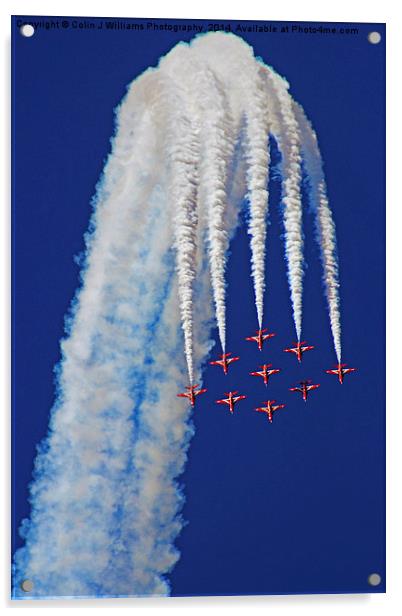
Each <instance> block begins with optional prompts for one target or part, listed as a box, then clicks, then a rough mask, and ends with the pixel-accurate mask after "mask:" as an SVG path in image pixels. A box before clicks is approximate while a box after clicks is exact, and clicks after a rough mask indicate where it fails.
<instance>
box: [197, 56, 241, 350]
mask: <svg viewBox="0 0 402 616" xmlns="http://www.w3.org/2000/svg"><path fill="white" fill-rule="evenodd" d="M198 89H199V94H198V96H199V104H200V106H201V112H202V114H203V117H204V121H203V131H202V145H203V149H202V157H201V159H202V165H201V170H200V176H201V186H202V187H203V190H202V192H201V195H200V207H201V208H203V209H204V212H205V215H206V217H207V221H208V222H207V229H208V236H207V241H208V247H209V261H210V268H211V284H212V291H213V297H214V302H215V312H216V321H217V325H218V332H219V338H220V343H221V347H222V353H225V350H226V281H225V269H226V253H227V249H228V244H229V235H228V229H227V222H226V210H227V181H228V173H229V169H228V166H229V162H230V161H231V160H232V158H233V150H234V142H233V135H234V129H233V121H232V118H231V116H230V112H229V107H228V102H227V97H226V95H225V93H224V91H223V89H222V87H221V86H220V84H219V82H218V81H217V79H216V77H215V75H214V73H213V71H212V70H211V69H210V68H206V69H204V72H203V73H202V74H201V75H199V79H198Z"/></svg>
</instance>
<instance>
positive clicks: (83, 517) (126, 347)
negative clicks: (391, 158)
mask: <svg viewBox="0 0 402 616" xmlns="http://www.w3.org/2000/svg"><path fill="white" fill-rule="evenodd" d="M271 82H273V83H274V84H275V88H273V87H272V83H271ZM245 84H246V85H245ZM295 114H296V115H297V118H298V121H299V123H300V124H301V126H302V134H301V137H302V139H303V140H304V141H305V142H306V143H302V146H303V147H304V149H305V150H306V152H307V153H306V159H307V163H308V164H309V165H310V173H311V176H312V179H311V182H312V186H313V188H314V187H315V188H314V190H313V191H312V194H313V193H314V195H315V196H316V201H315V202H316V203H317V204H318V206H317V225H318V229H319V233H320V238H322V237H324V236H325V238H326V237H327V233H328V229H329V228H330V225H329V222H328V220H329V219H328V211H327V210H328V203H327V202H326V201H325V198H324V196H323V195H325V193H323V192H322V191H323V187H324V188H325V184H322V183H321V175H320V173H321V174H322V168H321V167H320V165H318V166H317V161H319V162H320V159H319V158H317V152H316V151H315V150H314V148H313V147H312V146H311V144H310V142H309V139H310V140H311V138H312V137H311V135H312V132H311V128H309V125H307V127H306V126H305V125H304V124H303V122H302V121H301V120H300V118H299V115H300V114H299V112H298V110H297V108H296V109H295V108H294V107H292V103H291V98H290V96H289V94H288V92H287V87H286V85H285V82H284V81H283V80H281V78H279V77H278V76H276V75H275V74H274V73H273V72H272V70H271V69H269V68H268V67H265V66H264V65H263V64H262V63H261V62H260V61H257V60H256V59H255V58H254V55H253V52H252V49H251V48H250V47H249V46H248V45H247V44H246V43H244V41H242V40H241V39H239V38H238V37H236V36H234V35H226V34H222V33H219V34H208V35H206V36H203V37H198V38H196V39H194V41H192V42H191V43H190V44H179V45H177V46H176V47H175V48H173V50H171V51H170V52H169V53H168V54H167V55H166V56H165V57H164V58H163V59H162V60H161V61H160V63H159V66H158V67H157V68H156V69H149V70H147V71H146V72H145V73H143V74H142V75H141V76H140V77H139V78H137V79H136V80H135V81H134V82H133V83H132V84H131V86H130V88H129V91H128V93H127V95H126V97H125V98H124V100H123V101H122V103H121V105H120V106H119V108H118V110H117V114H116V135H115V137H114V139H113V147H112V152H111V154H110V156H109V158H108V161H107V164H106V166H105V169H104V174H103V177H102V181H101V183H100V184H99V186H98V189H97V197H96V200H95V203H94V206H95V207H94V213H93V216H92V219H91V223H90V231H89V232H88V234H87V236H86V246H87V249H86V261H85V266H84V268H83V271H82V274H81V282H82V284H81V288H80V290H79V291H78V292H77V295H76V297H75V299H74V301H73V304H72V309H71V311H70V315H69V318H68V319H67V321H66V337H65V338H64V339H63V341H62V342H61V350H62V360H61V362H60V365H59V366H58V369H57V375H58V386H57V391H56V402H55V405H54V407H53V409H52V412H51V419H50V425H49V433H48V436H47V438H46V439H45V440H44V441H43V443H42V444H41V447H40V449H39V454H38V457H37V459H36V462H35V473H34V481H33V483H32V484H31V486H30V499H31V506H32V507H31V515H30V519H29V520H25V521H24V523H23V527H22V532H23V535H24V540H25V545H24V547H23V548H21V549H20V550H18V551H17V553H16V554H15V559H14V588H13V594H14V596H15V597H17V598H24V597H25V598H30V597H31V596H33V597H35V598H41V597H51V596H54V597H56V596H71V597H72V596H76V597H77V596H94V595H95V596H133V595H135V596H139V595H150V594H152V595H166V594H169V592H170V586H169V581H168V578H167V576H168V574H169V572H170V571H171V569H172V567H173V566H174V564H175V563H176V562H177V560H178V558H179V556H180V554H179V552H178V550H177V548H176V547H175V545H174V542H175V540H176V538H177V536H178V534H179V533H180V531H181V529H182V527H183V524H184V521H183V519H182V516H181V508H182V505H183V502H184V493H183V489H182V487H181V486H180V485H179V484H178V481H177V477H179V476H180V474H181V473H182V472H183V469H184V466H185V462H186V458H187V450H188V447H189V443H190V440H191V437H192V435H193V432H194V428H193V425H192V422H191V412H190V409H189V407H188V406H187V405H185V404H183V403H182V401H181V400H178V399H177V395H176V394H177V392H178V387H179V386H182V385H183V384H184V383H186V382H188V379H190V383H194V380H197V382H201V379H202V367H203V364H204V363H205V361H206V358H207V356H208V352H209V350H210V349H211V347H212V344H213V342H212V341H211V339H210V332H211V328H212V325H213V310H214V308H215V317H216V322H217V324H218V330H219V335H220V339H221V344H222V348H223V349H225V342H226V324H225V320H226V319H225V317H226V308H225V288H226V281H225V264H226V259H227V250H228V244H229V241H230V239H231V238H232V237H233V235H234V233H235V230H236V228H237V225H238V223H239V212H240V208H241V204H242V202H243V200H244V198H245V196H246V194H247V195H248V199H249V203H250V219H249V233H250V236H251V241H250V245H251V253H252V256H251V262H252V276H253V282H254V289H255V300H256V306H257V315H258V320H259V323H260V326H261V324H262V317H263V312H262V311H263V296H264V289H265V271H264V260H265V243H266V215H267V207H268V193H267V186H268V172H269V169H268V168H269V152H268V132H269V131H271V133H272V134H273V135H274V137H276V138H277V141H278V144H279V147H280V148H281V150H282V154H283V160H284V163H283V167H282V171H283V181H284V200H286V202H285V205H286V207H285V228H286V229H287V231H288V239H287V257H288V261H289V279H290V280H291V289H292V302H293V307H294V311H295V322H296V328H297V327H298V325H297V324H299V325H300V327H301V290H302V289H301V285H302V275H301V276H299V270H300V269H301V270H302V246H303V239H302V231H301V218H298V215H299V213H300V212H299V206H300V203H299V200H298V199H299V172H300V160H299V151H300V132H299V129H298V125H297V122H296V121H295V120H294V115H295ZM244 118H246V136H245V137H244V133H243V122H244ZM313 142H314V139H313ZM317 151H318V150H317ZM320 164H321V163H320ZM320 169H321V171H320ZM314 191H315V192H314ZM331 220H332V219H331ZM205 240H206V241H205ZM296 245H297V250H296V248H295V246H296ZM322 245H323V262H324V270H325V271H326V280H327V286H328V285H329V287H330V288H331V289H332V291H333V290H334V288H335V286H334V279H331V275H333V270H331V263H332V262H331V259H330V253H331V250H332V249H333V246H332V245H331V243H330V242H329V243H328V241H327V240H325V241H323V242H322ZM331 254H332V253H331ZM331 272H332V274H331ZM290 273H291V274H292V275H291V276H290ZM328 276H329V277H328ZM331 280H332V282H331ZM331 285H332V286H331ZM332 291H331V293H332ZM336 291H337V287H336ZM331 293H329V294H328V292H327V295H328V297H329V298H331V297H332V295H331ZM298 296H300V305H299V304H298V302H297V298H298ZM330 314H331V315H332V316H331V319H332V320H331V325H332V327H333V328H334V327H335V326H336V315H335V316H334V314H335V313H333V312H332V313H331V310H330ZM338 316H339V314H338ZM334 319H335V320H334ZM335 329H336V327H335ZM333 331H334V329H333ZM339 331H340V329H339ZM183 338H184V354H183ZM339 349H340V343H339ZM339 357H340V354H339ZM27 578H28V579H32V580H33V582H34V589H33V591H32V593H31V594H29V596H28V595H26V594H24V593H23V591H22V590H21V588H20V584H21V581H22V580H23V579H27Z"/></svg>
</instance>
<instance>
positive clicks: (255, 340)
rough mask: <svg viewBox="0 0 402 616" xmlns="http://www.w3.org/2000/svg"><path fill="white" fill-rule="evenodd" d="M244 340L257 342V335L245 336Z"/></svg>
mask: <svg viewBox="0 0 402 616" xmlns="http://www.w3.org/2000/svg"><path fill="white" fill-rule="evenodd" d="M246 340H250V342H258V337H257V336H247V338H246Z"/></svg>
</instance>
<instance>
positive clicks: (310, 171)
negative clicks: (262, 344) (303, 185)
mask: <svg viewBox="0 0 402 616" xmlns="http://www.w3.org/2000/svg"><path fill="white" fill-rule="evenodd" d="M294 110H295V114H296V117H297V119H298V123H299V126H300V130H301V132H302V147H303V159H304V162H305V167H306V172H307V177H308V179H309V184H310V201H311V205H312V208H313V210H314V212H315V215H316V232H317V240H318V243H319V246H320V250H321V261H322V265H323V282H324V288H325V295H326V298H327V302H328V310H329V318H330V324H331V331H332V336H333V340H334V348H335V353H336V357H337V360H338V363H341V355H342V351H341V315H340V299H339V267H338V256H337V248H336V230H335V223H334V220H333V217H332V212H331V208H330V206H329V202H328V197H327V189H326V182H325V176H324V170H323V162H322V158H321V153H320V149H319V147H318V140H317V135H316V133H315V131H314V129H313V127H312V126H311V123H310V122H309V120H308V119H307V117H306V115H305V113H304V111H303V109H302V108H301V106H300V105H299V104H298V103H294Z"/></svg>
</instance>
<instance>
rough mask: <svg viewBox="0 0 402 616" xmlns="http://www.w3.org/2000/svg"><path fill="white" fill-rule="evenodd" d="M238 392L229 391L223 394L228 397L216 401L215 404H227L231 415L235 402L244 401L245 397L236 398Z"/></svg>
mask: <svg viewBox="0 0 402 616" xmlns="http://www.w3.org/2000/svg"><path fill="white" fill-rule="evenodd" d="M237 393H238V392H237V391H229V392H227V391H226V392H225V394H226V395H227V396H228V397H227V398H223V400H217V401H216V403H217V404H227V405H228V406H229V411H230V412H231V413H233V412H234V405H235V404H236V402H238V401H239V400H244V399H245V398H246V397H247V396H236V394H237Z"/></svg>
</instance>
